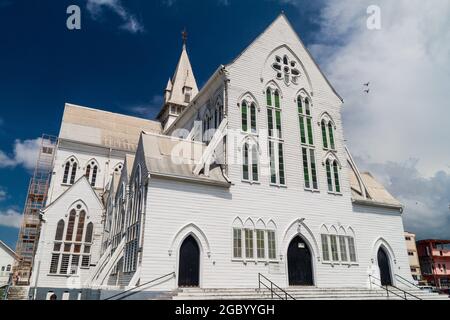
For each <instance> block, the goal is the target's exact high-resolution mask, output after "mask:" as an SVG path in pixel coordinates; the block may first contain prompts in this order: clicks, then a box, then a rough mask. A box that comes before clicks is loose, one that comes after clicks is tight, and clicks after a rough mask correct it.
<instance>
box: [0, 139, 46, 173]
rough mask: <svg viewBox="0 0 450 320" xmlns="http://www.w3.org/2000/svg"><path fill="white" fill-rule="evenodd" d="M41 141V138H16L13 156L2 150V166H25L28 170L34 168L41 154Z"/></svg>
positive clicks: (0, 163) (0, 162)
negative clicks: (23, 139)
mask: <svg viewBox="0 0 450 320" xmlns="http://www.w3.org/2000/svg"><path fill="white" fill-rule="evenodd" d="M41 143H42V139H41V138H37V139H34V140H25V141H21V140H16V141H15V142H14V151H13V152H14V154H13V155H12V156H9V155H8V154H6V153H5V152H4V151H1V150H0V168H14V167H17V166H23V167H24V168H25V169H27V170H33V169H34V168H35V166H36V162H37V158H38V156H39V148H40V146H41Z"/></svg>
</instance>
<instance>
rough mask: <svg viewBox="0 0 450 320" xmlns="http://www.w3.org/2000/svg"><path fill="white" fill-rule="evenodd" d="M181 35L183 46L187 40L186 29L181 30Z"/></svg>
mask: <svg viewBox="0 0 450 320" xmlns="http://www.w3.org/2000/svg"><path fill="white" fill-rule="evenodd" d="M181 36H182V39H183V47H186V42H187V38H188V33H187V31H186V28H184V30H183V32H181Z"/></svg>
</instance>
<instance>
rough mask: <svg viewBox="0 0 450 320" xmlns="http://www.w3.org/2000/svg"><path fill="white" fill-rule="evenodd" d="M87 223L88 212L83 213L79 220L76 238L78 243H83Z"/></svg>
mask: <svg viewBox="0 0 450 320" xmlns="http://www.w3.org/2000/svg"><path fill="white" fill-rule="evenodd" d="M85 221H86V212H85V211H81V212H80V216H79V218H78V227H77V236H76V238H75V241H76V242H81V241H83V232H84V223H85Z"/></svg>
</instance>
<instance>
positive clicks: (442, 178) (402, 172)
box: [356, 158, 450, 239]
mask: <svg viewBox="0 0 450 320" xmlns="http://www.w3.org/2000/svg"><path fill="white" fill-rule="evenodd" d="M356 160H357V162H358V164H359V166H360V168H362V169H364V170H369V171H370V172H371V173H373V174H374V175H375V176H376V177H377V179H378V180H379V181H380V182H382V183H383V184H384V185H385V186H386V188H387V189H388V190H389V191H390V192H391V193H392V195H393V196H395V197H396V198H397V199H398V200H399V201H400V202H401V203H402V204H403V205H405V212H404V222H405V228H406V230H409V231H411V232H414V233H417V234H418V236H419V238H422V239H423V238H442V239H449V238H450V210H449V204H450V174H447V173H446V172H444V171H439V172H436V173H435V174H434V175H433V176H432V177H423V176H422V175H421V174H420V172H419V171H418V170H417V167H416V166H417V160H414V159H410V160H408V161H405V162H404V163H395V162H386V163H384V164H379V163H370V162H366V160H364V159H361V158H356Z"/></svg>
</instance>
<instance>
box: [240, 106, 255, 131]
mask: <svg viewBox="0 0 450 320" xmlns="http://www.w3.org/2000/svg"><path fill="white" fill-rule="evenodd" d="M241 122H242V126H241V129H242V132H246V133H252V134H256V133H257V132H258V129H257V108H256V104H255V103H254V102H247V101H246V100H244V101H242V103H241Z"/></svg>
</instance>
